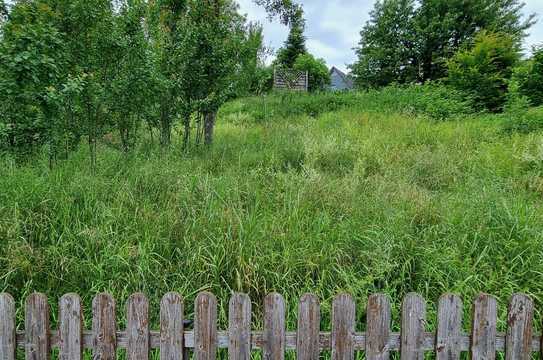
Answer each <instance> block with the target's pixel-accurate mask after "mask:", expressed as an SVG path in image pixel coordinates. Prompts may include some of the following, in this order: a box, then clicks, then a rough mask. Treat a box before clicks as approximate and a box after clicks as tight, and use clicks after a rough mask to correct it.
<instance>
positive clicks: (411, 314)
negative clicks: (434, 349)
mask: <svg viewBox="0 0 543 360" xmlns="http://www.w3.org/2000/svg"><path fill="white" fill-rule="evenodd" d="M425 327H426V303H425V302H424V299H423V298H422V296H420V295H419V294H415V293H410V294H407V296H406V297H405V299H404V301H403V304H402V325H401V344H400V353H401V359H402V360H422V359H424V349H423V346H424V331H425Z"/></svg>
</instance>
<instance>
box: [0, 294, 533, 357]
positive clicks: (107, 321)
mask: <svg viewBox="0 0 543 360" xmlns="http://www.w3.org/2000/svg"><path fill="white" fill-rule="evenodd" d="M15 304H16V302H15V301H14V299H13V298H12V297H11V296H10V295H8V294H0V360H15V359H16V349H17V348H20V349H24V351H25V358H26V359H27V360H49V359H50V358H51V349H52V348H57V349H58V354H59V355H58V357H59V359H60V360H81V359H82V358H83V350H84V349H88V350H90V351H91V352H92V356H93V358H94V359H100V360H114V359H116V358H117V350H118V349H125V350H126V357H127V359H128V360H136V359H138V360H148V359H149V358H150V352H151V349H157V350H159V355H160V360H187V359H188V358H189V351H193V352H194V359H195V360H215V359H216V358H217V350H218V349H219V348H223V349H228V357H229V358H230V359H233V360H250V358H251V352H252V351H253V350H255V349H261V350H262V355H263V357H264V359H265V360H284V359H285V352H286V351H287V350H294V351H296V356H297V359H298V360H318V359H319V358H320V355H321V352H322V351H331V355H332V359H333V360H353V359H354V358H355V354H356V352H358V351H363V352H365V355H366V358H367V359H369V360H372V359H375V360H386V359H389V358H390V353H391V352H396V351H399V352H400V358H401V359H402V360H422V359H424V358H425V354H426V353H427V352H434V353H435V355H436V358H437V359H447V360H449V359H451V360H453V359H459V358H461V354H462V353H467V352H469V353H470V354H471V359H473V360H483V359H484V360H494V359H496V358H497V354H498V353H500V352H501V353H505V359H506V360H528V359H530V358H531V357H532V355H533V353H534V352H540V351H541V340H542V339H541V335H540V334H534V330H533V317H534V303H533V301H532V300H531V299H530V298H529V297H528V296H526V295H523V294H515V295H513V296H512V297H511V300H510V302H509V307H508V315H507V332H506V333H498V332H497V326H496V324H497V314H498V302H497V300H496V299H495V298H493V297H492V296H490V295H486V294H481V295H479V296H477V297H476V298H475V299H474V300H473V303H472V307H471V308H472V316H471V323H470V324H471V329H469V331H467V332H466V331H464V329H463V328H462V315H463V313H464V312H463V310H462V308H463V306H462V301H461V299H460V298H459V297H458V296H456V295H452V294H445V295H443V296H442V297H441V298H440V299H439V302H438V311H437V319H436V320H437V330H436V332H435V333H430V332H427V331H426V323H427V314H426V304H427V303H426V301H425V300H424V299H423V298H422V297H421V296H420V295H418V294H414V293H411V294H407V295H406V297H405V299H404V300H403V303H402V308H401V310H402V311H401V319H399V320H400V322H399V323H400V332H399V333H392V332H391V324H392V315H391V304H390V300H389V298H388V297H387V296H385V295H380V294H377V295H372V296H370V297H369V299H368V302H367V307H366V326H365V329H366V331H365V332H356V320H357V317H356V306H355V300H354V299H353V297H352V296H351V295H349V294H340V295H337V296H336V297H335V298H334V299H333V301H332V309H331V332H323V331H320V325H321V309H320V302H319V299H318V298H317V297H316V296H315V295H312V294H306V295H304V296H302V298H301V299H300V301H299V303H298V312H297V313H298V322H297V328H296V330H295V331H287V328H286V304H285V300H284V299H283V297H282V296H281V295H280V294H277V293H272V294H269V295H268V296H266V297H265V298H264V306H263V322H262V323H263V330H258V331H255V330H252V329H251V323H253V318H252V315H253V313H252V303H251V299H249V296H247V295H245V294H238V293H236V294H233V295H232V297H231V299H230V303H229V309H228V329H227V330H226V331H218V329H217V326H218V323H217V321H218V319H217V299H216V298H215V296H214V295H213V294H211V293H208V292H203V293H200V294H198V296H197V297H196V300H195V303H194V329H193V330H190V329H185V328H184V319H185V317H184V316H185V315H184V300H183V297H182V296H181V295H180V294H177V293H168V294H166V295H164V297H163V298H162V300H161V302H160V317H159V318H160V329H159V330H151V329H150V318H151V317H150V309H149V301H148V299H147V298H146V297H145V295H143V294H134V295H132V296H130V297H129V299H128V301H127V302H126V307H125V313H126V329H125V330H121V329H118V328H117V321H116V303H115V300H114V299H113V297H112V296H111V295H108V294H98V295H97V296H96V297H95V298H94V299H93V301H92V329H91V330H85V329H84V326H83V324H84V321H83V306H84V304H83V303H82V301H81V299H80V297H79V296H78V295H76V294H67V295H64V296H63V297H62V298H61V299H60V300H59V303H58V304H59V306H58V309H59V310H58V311H59V313H58V330H54V329H51V327H50V323H49V321H50V320H49V319H50V314H49V303H48V299H47V297H46V296H45V295H44V294H39V293H35V294H32V295H30V296H29V297H28V298H27V299H26V303H25V304H26V305H25V311H24V315H25V320H24V326H25V327H24V330H20V331H17V330H16V321H15V319H16V305H15ZM253 304H254V303H253Z"/></svg>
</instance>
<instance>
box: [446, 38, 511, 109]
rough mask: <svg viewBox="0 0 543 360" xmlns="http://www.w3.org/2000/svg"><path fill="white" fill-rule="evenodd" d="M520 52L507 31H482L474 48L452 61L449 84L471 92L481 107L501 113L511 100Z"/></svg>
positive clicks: (461, 52) (463, 52) (450, 63)
mask: <svg viewBox="0 0 543 360" xmlns="http://www.w3.org/2000/svg"><path fill="white" fill-rule="evenodd" d="M518 60H519V52H518V49H517V46H516V45H515V41H514V40H513V38H512V37H511V36H509V35H507V34H493V33H487V32H481V33H480V34H479V35H477V37H476V38H475V43H474V45H473V47H472V48H471V49H467V50H463V51H459V52H458V53H457V54H456V55H455V56H454V58H453V59H452V60H451V61H449V64H448V68H449V78H448V80H449V83H450V84H451V85H452V86H454V87H455V88H457V89H459V90H462V91H466V92H467V93H469V94H471V96H472V97H473V99H474V100H475V102H476V104H477V106H479V107H480V108H482V109H486V110H490V111H493V112H498V111H501V110H502V109H503V106H504V104H505V102H506V100H507V87H508V82H509V79H510V78H511V75H512V69H513V66H514V65H515V64H516V63H517V61H518Z"/></svg>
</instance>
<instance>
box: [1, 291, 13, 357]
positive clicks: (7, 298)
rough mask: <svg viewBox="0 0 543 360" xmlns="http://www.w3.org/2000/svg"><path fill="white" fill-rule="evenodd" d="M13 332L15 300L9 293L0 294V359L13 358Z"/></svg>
mask: <svg viewBox="0 0 543 360" xmlns="http://www.w3.org/2000/svg"><path fill="white" fill-rule="evenodd" d="M15 334H16V329H15V301H14V300H13V297H11V295H9V294H0V360H15V353H16V349H17V338H16V335H15Z"/></svg>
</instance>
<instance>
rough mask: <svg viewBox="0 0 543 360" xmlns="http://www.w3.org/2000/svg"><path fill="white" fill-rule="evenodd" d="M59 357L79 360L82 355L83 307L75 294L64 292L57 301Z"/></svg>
mask: <svg viewBox="0 0 543 360" xmlns="http://www.w3.org/2000/svg"><path fill="white" fill-rule="evenodd" d="M58 307H59V341H60V344H59V348H60V349H59V358H60V360H80V359H81V358H82V356H83V309H82V307H81V299H80V298H79V295H77V294H66V295H64V296H63V297H61V298H60V301H59V305H58Z"/></svg>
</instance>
